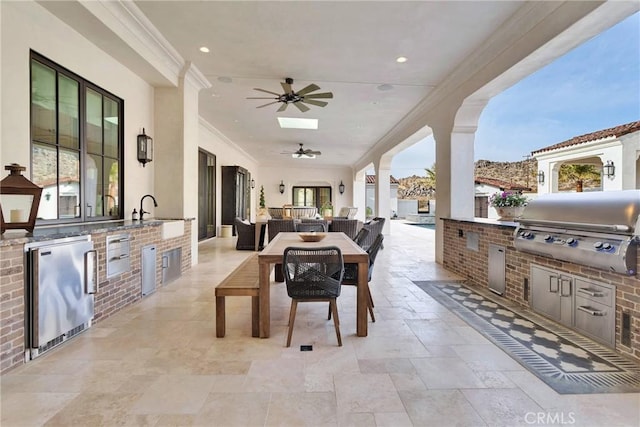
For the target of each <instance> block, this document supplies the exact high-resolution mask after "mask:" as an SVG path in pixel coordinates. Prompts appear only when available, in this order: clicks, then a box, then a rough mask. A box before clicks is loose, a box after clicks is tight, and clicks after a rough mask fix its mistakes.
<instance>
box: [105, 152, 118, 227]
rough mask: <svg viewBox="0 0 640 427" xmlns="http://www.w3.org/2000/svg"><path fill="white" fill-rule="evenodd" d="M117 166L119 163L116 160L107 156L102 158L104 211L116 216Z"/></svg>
mask: <svg viewBox="0 0 640 427" xmlns="http://www.w3.org/2000/svg"><path fill="white" fill-rule="evenodd" d="M119 168H120V164H119V162H118V161H117V160H114V159H109V158H105V159H104V181H103V182H104V183H105V188H104V192H103V193H104V211H105V213H106V215H108V216H115V217H117V216H118V214H119V212H118V209H119V205H120V203H119V198H120V194H119V191H120V181H119V176H120V175H119Z"/></svg>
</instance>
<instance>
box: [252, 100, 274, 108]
mask: <svg viewBox="0 0 640 427" xmlns="http://www.w3.org/2000/svg"><path fill="white" fill-rule="evenodd" d="M278 102H280V101H273V102H269V103H267V104H264V105H259V106H257V107H256V108H262V107H266V106H267V105H273V104H277V103H278Z"/></svg>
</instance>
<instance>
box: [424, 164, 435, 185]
mask: <svg viewBox="0 0 640 427" xmlns="http://www.w3.org/2000/svg"><path fill="white" fill-rule="evenodd" d="M424 171H425V172H426V178H425V184H426V185H427V186H429V187H431V188H436V164H435V163H434V164H433V165H431V168H425V169H424Z"/></svg>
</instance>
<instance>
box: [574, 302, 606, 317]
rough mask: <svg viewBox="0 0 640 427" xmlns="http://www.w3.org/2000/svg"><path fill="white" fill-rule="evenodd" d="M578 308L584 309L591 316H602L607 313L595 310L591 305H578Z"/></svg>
mask: <svg viewBox="0 0 640 427" xmlns="http://www.w3.org/2000/svg"><path fill="white" fill-rule="evenodd" d="M578 310H580V311H584V312H585V313H587V314H590V315H591V316H598V317H602V316H604V315H606V313H605V312H604V311H600V310H593V309H592V308H591V307H585V306H582V305H579V306H578Z"/></svg>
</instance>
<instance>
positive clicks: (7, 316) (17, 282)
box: [0, 220, 192, 373]
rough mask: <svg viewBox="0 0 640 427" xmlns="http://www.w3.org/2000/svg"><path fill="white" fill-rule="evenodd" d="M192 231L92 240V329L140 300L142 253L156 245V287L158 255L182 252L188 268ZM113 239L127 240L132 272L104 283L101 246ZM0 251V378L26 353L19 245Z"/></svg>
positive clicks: (147, 229) (152, 229)
mask: <svg viewBox="0 0 640 427" xmlns="http://www.w3.org/2000/svg"><path fill="white" fill-rule="evenodd" d="M191 225H192V222H191V221H190V220H186V221H185V222H184V235H182V236H180V237H175V238H171V239H166V240H162V227H160V226H158V225H157V224H156V225H155V226H154V225H151V226H143V227H139V228H128V229H124V230H115V231H109V232H101V233H94V234H92V235H91V240H92V241H93V245H94V249H95V250H97V251H98V283H99V292H98V293H97V294H96V298H95V315H94V320H93V322H94V323H98V322H100V321H102V320H104V319H106V318H108V317H109V316H111V315H112V314H114V313H116V312H117V311H119V310H121V309H123V308H125V307H127V306H129V305H131V304H134V303H135V302H137V301H139V300H140V299H141V298H142V287H141V285H142V283H141V265H142V248H143V247H144V246H147V245H152V244H155V245H156V284H157V285H158V286H160V285H161V281H162V254H163V252H165V251H167V250H170V249H174V248H178V247H181V248H182V263H181V271H182V272H184V271H186V270H188V269H189V268H191ZM115 234H130V235H131V246H130V249H131V252H130V259H131V268H130V270H129V271H127V272H125V273H122V274H119V275H117V276H113V277H110V278H107V265H106V240H107V236H110V235H115ZM27 242H28V240H27V239H19V240H16V242H15V244H11V245H5V246H0V373H2V372H5V371H7V370H9V369H11V368H13V367H15V366H17V365H19V364H21V363H24V352H25V299H24V290H25V286H24V275H25V271H24V244H25V243H27Z"/></svg>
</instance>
